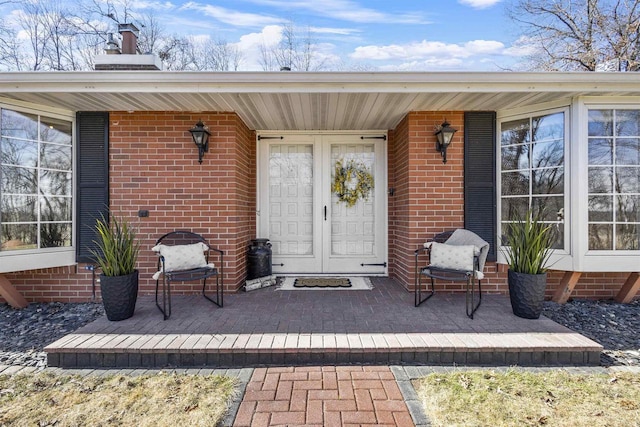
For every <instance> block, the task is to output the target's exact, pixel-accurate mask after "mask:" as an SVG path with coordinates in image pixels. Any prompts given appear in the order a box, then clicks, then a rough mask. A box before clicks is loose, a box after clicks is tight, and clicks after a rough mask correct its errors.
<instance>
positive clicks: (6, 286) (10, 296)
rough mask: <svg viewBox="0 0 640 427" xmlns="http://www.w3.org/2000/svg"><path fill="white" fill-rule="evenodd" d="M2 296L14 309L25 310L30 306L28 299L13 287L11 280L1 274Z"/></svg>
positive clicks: (0, 288)
mask: <svg viewBox="0 0 640 427" xmlns="http://www.w3.org/2000/svg"><path fill="white" fill-rule="evenodd" d="M0 296H2V298H4V299H5V300H6V301H7V302H8V303H9V305H10V306H11V307H13V308H25V307H26V306H28V305H29V302H27V300H26V299H24V297H23V296H22V294H21V293H20V292H18V290H17V289H16V288H14V287H13V285H12V284H11V282H10V281H9V279H7V278H6V277H4V276H3V275H1V274H0Z"/></svg>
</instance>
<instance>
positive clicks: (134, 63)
mask: <svg viewBox="0 0 640 427" xmlns="http://www.w3.org/2000/svg"><path fill="white" fill-rule="evenodd" d="M118 32H119V33H120V34H121V35H122V46H121V47H118V43H117V42H116V41H115V40H113V36H112V35H110V37H109V41H108V42H107V48H106V49H105V54H104V55H96V57H95V58H94V64H95V70H96V71H100V70H161V69H162V61H160V58H158V57H157V56H156V55H153V54H151V55H140V54H138V52H139V51H138V35H139V34H140V30H138V28H137V27H136V26H135V25H133V24H118Z"/></svg>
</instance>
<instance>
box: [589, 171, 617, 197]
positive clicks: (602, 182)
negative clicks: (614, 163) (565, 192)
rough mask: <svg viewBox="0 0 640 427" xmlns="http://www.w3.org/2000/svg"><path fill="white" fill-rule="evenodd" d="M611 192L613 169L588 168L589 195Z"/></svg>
mask: <svg viewBox="0 0 640 427" xmlns="http://www.w3.org/2000/svg"><path fill="white" fill-rule="evenodd" d="M611 192H613V168H593V167H591V168H589V193H611Z"/></svg>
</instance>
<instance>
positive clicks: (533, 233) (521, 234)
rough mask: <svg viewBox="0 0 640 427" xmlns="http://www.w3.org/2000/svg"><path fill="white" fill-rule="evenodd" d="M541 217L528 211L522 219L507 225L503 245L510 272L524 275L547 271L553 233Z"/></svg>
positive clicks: (553, 237) (551, 227)
mask: <svg viewBox="0 0 640 427" xmlns="http://www.w3.org/2000/svg"><path fill="white" fill-rule="evenodd" d="M541 217H542V216H541V215H534V214H533V213H532V212H530V211H529V212H527V214H526V215H525V217H524V218H516V219H515V220H513V221H512V222H509V223H507V225H506V230H505V231H506V233H505V234H506V239H505V241H504V242H503V245H505V246H507V248H505V251H504V254H505V257H506V258H507V263H508V264H509V268H510V269H511V270H512V271H515V272H517V273H526V274H542V273H545V272H546V271H547V269H546V264H547V261H548V260H549V256H551V247H552V246H553V242H554V240H555V233H554V229H553V225H552V224H549V223H545V222H542V220H541Z"/></svg>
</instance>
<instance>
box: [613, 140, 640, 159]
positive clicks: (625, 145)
mask: <svg viewBox="0 0 640 427" xmlns="http://www.w3.org/2000/svg"><path fill="white" fill-rule="evenodd" d="M616 164H617V165H636V166H638V165H640V138H619V139H618V140H617V141H616Z"/></svg>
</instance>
